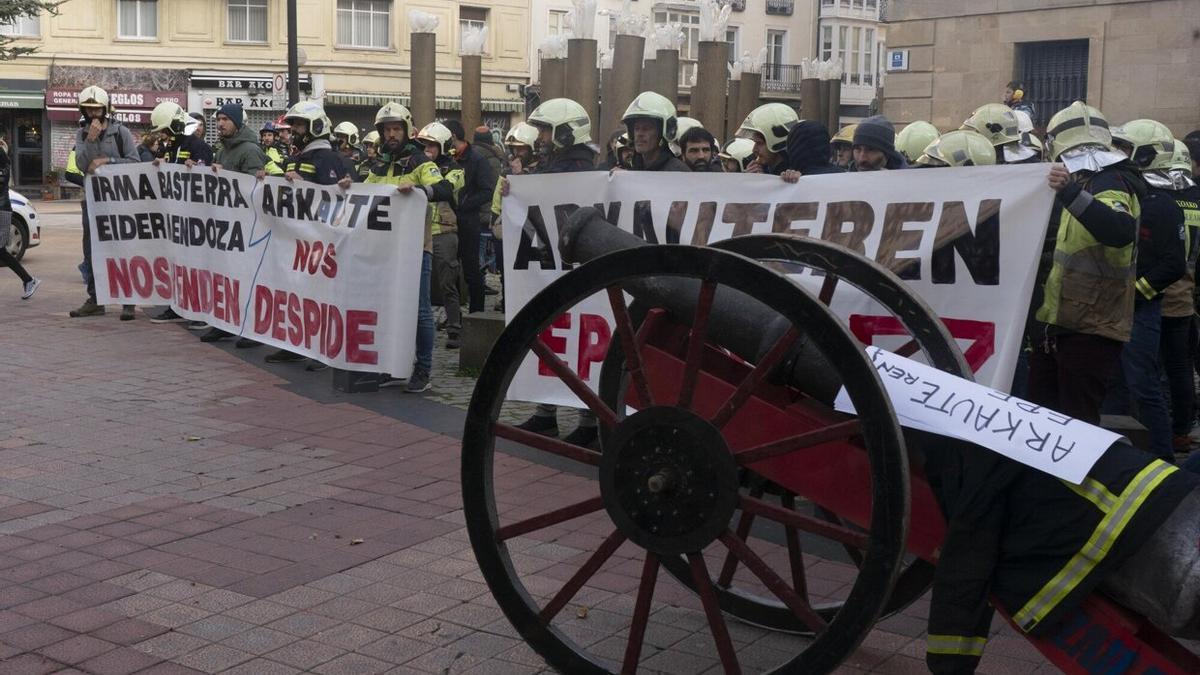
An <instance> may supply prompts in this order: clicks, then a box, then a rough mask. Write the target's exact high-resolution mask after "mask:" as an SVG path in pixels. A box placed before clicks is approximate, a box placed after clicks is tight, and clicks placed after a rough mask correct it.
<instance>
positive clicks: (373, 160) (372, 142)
mask: <svg viewBox="0 0 1200 675" xmlns="http://www.w3.org/2000/svg"><path fill="white" fill-rule="evenodd" d="M362 149H363V158H362V161H361V162H359V163H358V167H357V168H355V171H356V172H357V173H358V182H360V183H361V182H363V181H365V180H366V179H367V176H369V175H371V169H373V168H375V166H376V165H378V164H379V132H378V131H375V130H371V131H370V132H368V133H367V135H366V136H363V140H362Z"/></svg>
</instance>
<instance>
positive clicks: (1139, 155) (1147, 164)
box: [1112, 119, 1175, 171]
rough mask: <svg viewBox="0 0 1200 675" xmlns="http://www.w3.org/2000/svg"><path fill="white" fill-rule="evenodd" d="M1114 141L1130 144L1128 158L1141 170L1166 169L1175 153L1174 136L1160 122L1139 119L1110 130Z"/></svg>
mask: <svg viewBox="0 0 1200 675" xmlns="http://www.w3.org/2000/svg"><path fill="white" fill-rule="evenodd" d="M1112 135H1113V140H1114V142H1118V141H1119V142H1124V143H1127V144H1128V145H1129V146H1130V152H1129V159H1130V160H1132V161H1133V163H1134V164H1135V165H1137V167H1138V168H1139V169H1142V170H1143V171H1155V170H1159V169H1166V168H1168V167H1169V165H1170V164H1171V156H1172V155H1173V154H1174V153H1175V136H1174V134H1172V133H1171V130H1170V129H1168V128H1167V126H1166V125H1165V124H1163V123H1161V122H1156V121H1154V120H1148V119H1140V120H1133V121H1131V122H1126V123H1125V124H1122V125H1121V126H1120V127H1119V128H1118V129H1114V130H1113V131H1112Z"/></svg>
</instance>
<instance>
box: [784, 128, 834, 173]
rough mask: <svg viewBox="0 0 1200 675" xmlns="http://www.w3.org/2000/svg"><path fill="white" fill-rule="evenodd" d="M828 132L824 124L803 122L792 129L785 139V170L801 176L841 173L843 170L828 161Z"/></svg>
mask: <svg viewBox="0 0 1200 675" xmlns="http://www.w3.org/2000/svg"><path fill="white" fill-rule="evenodd" d="M831 154H832V153H831V150H830V148H829V130H828V129H826V128H825V125H824V124H821V123H820V122H814V121H812V120H804V121H802V122H800V123H799V124H797V125H796V126H794V127H792V130H791V131H789V132H788V137H787V168H789V169H792V170H795V171H799V172H800V173H801V175H804V176H812V175H817V174H823V173H843V172H844V171H845V169H842V168H841V167H840V166H837V165H835V164H833V163H832V162H830V161H829V158H830V156H831Z"/></svg>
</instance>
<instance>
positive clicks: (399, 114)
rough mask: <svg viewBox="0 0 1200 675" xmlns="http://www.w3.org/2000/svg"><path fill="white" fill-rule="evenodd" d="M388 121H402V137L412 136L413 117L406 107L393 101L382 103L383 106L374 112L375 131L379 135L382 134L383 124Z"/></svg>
mask: <svg viewBox="0 0 1200 675" xmlns="http://www.w3.org/2000/svg"><path fill="white" fill-rule="evenodd" d="M388 122H401V123H403V124H404V137H405V138H410V137H411V136H412V132H413V118H412V113H411V112H409V111H408V108H405V107H404V106H402V105H400V104H399V103H396V102H395V101H388V102H387V103H384V104H383V107H382V108H380V109H379V112H377V113H375V131H378V132H379V135H380V136H382V135H383V125H384V124H386V123H388Z"/></svg>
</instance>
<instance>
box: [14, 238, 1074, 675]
mask: <svg viewBox="0 0 1200 675" xmlns="http://www.w3.org/2000/svg"><path fill="white" fill-rule="evenodd" d="M63 220H64V222H69V218H67V217H66V216H64V218H63ZM44 237H45V243H44V244H43V245H42V247H41V248H39V249H36V250H34V251H31V252H30V254H29V256H28V257H27V259H26V262H27V264H28V266H29V268H30V270H31V271H32V272H33V273H34V274H35V275H38V276H41V277H43V278H44V279H46V283H45V285H44V286H43V287H42V289H41V290H39V291H38V294H37V296H36V297H35V298H34V299H33V300H31V301H28V302H22V301H21V300H19V293H18V290H19V287H18V285H17V284H16V282H15V279H14V278H12V277H9V276H7V273H5V272H3V271H0V316H3V317H4V318H3V326H4V330H3V331H0V349H2V350H3V353H4V354H5V356H4V359H3V361H2V365H0V379H2V380H3V382H4V383H5V402H6V405H5V414H4V415H3V416H2V417H0V672H2V673H6V674H9V673H14V674H24V673H48V672H88V673H133V672H140V673H192V672H208V673H216V672H228V673H244V674H248V675H270V674H273V673H295V672H316V673H323V674H327V675H332V674H335V673H385V672H386V673H537V672H543V671H545V670H546V667H545V665H544V663H543V662H542V660H541V659H540V658H539V657H538V656H537V655H536V654H535V653H534V652H533V651H532V650H531V649H530V648H529V647H528V646H527V645H526V644H525V643H524V642H523V641H522V640H521V639H520V638H518V637H517V634H516V632H515V631H514V630H513V628H512V627H511V626H510V625H509V623H508V621H507V620H506V619H505V618H504V617H503V616H502V614H501V612H500V610H499V609H498V608H497V606H496V604H495V601H494V600H493V597H492V595H491V593H490V592H489V590H488V588H487V586H486V585H485V584H484V583H483V578H482V576H481V573H480V571H479V569H478V566H477V564H476V562H475V557H474V554H473V552H472V549H471V547H470V545H469V542H468V539H467V534H466V530H465V528H464V526H463V522H464V521H463V511H462V495H461V490H460V487H459V472H460V456H459V455H460V443H459V441H458V440H457V438H456V437H455V434H456V432H454V431H453V427H454V426H456V425H461V413H460V412H458V411H457V410H454V409H451V408H447V407H445V406H443V405H441V404H439V403H437V402H436V401H445V402H446V403H449V404H451V405H454V406H461V405H462V404H463V402H464V400H465V399H464V398H463V397H464V396H465V395H466V394H468V392H469V390H470V388H471V386H472V383H471V381H470V378H466V377H457V376H455V375H452V374H449V369H447V368H444V367H443V368H441V369H440V372H439V374H438V376H437V383H436V384H437V386H436V388H435V390H434V393H433V394H432V395H431V396H428V397H414V396H408V395H404V394H401V393H399V392H397V391H396V390H384V391H381V392H380V393H378V394H368V395H358V396H339V395H336V394H334V393H332V392H330V390H329V389H328V387H327V386H325V385H322V386H320V387H309V388H308V389H307V390H306V389H305V387H304V386H301V385H298V384H297V383H296V380H297V379H302V378H303V377H305V376H304V375H302V374H301V375H297V374H296V371H297V369H295V368H294V367H292V370H288V366H281V367H277V366H267V365H265V364H262V363H261V362H260V361H258V360H257V358H254V357H244V355H240V354H238V353H235V351H234V350H232V349H230V348H228V347H227V346H223V347H219V346H213V345H206V344H202V343H200V342H199V341H198V340H196V339H195V336H194V335H193V334H191V333H188V332H187V331H185V330H183V329H182V328H181V327H179V326H177V325H152V324H150V323H149V322H148V321H147V320H146V319H145V317H144V316H143V315H141V314H139V316H138V319H137V320H136V321H133V322H119V321H118V320H117V317H116V312H113V313H111V314H109V315H107V316H103V317H96V318H91V319H77V320H72V319H69V318H67V316H66V312H67V310H68V309H70V308H71V307H74V306H75V305H77V304H78V302H79V301H81V300H82V296H83V289H82V284H81V283H80V282H79V278H78V275H77V274H76V272H75V269H74V265H75V263H76V262H77V261H78V257H79V254H78V251H79V249H78V230H77V229H76V230H73V231H72V230H70V229H66V228H65V227H64V229H62V230H55V229H48V230H46V231H45V233H44ZM259 351H261V350H259ZM241 357H244V358H241ZM452 358H456V357H454V356H453V355H448V354H445V353H441V351H440V350H439V354H438V359H439V364H441V365H445V364H446V362H447V360H448V359H452ZM327 376H328V374H327V373H325V374H321V375H311V376H310V377H311V378H314V379H315V378H326V379H327ZM306 392H307V393H306ZM312 392H316V393H312ZM426 418H428V420H429V421H428V422H426V421H425V419H426ZM405 419H408V421H404V420H405ZM435 419H450V420H451V421H452V422H453V423H452V424H449V425H443V426H445V427H446V428H445V429H443V430H442V432H439V431H437V430H432V428H431V427H434V426H436V425H435V424H434V420H435ZM418 421H419V422H421V423H420V424H418V423H415V422H418ZM459 428H461V427H460V426H459ZM495 474H496V475H495V483H496V489H497V500H498V502H500V504H499V508H500V509H501V511H502V513H501V514H500V518H501V522H513V521H514V519H519V518H523V517H527V516H528V515H530V514H532V513H537V512H544V511H549V510H551V509H554V508H558V507H561V506H564V505H566V504H570V503H574V502H576V501H578V500H579V499H581V498H586V497H587V496H588V495H589V494H594V491H595V487H594V483H593V482H592V481H590V480H589V479H587V478H585V477H583V476H580V475H576V474H574V473H567V472H563V471H560V470H557V469H555V468H551V467H549V466H545V465H541V464H534V463H531V462H529V461H526V460H524V459H520V458H517V457H512V456H507V455H498V456H497V460H496V468H495ZM588 490H591V491H592V492H591V493H589V492H587V491H588ZM601 516H603V512H601V513H600V514H596V515H594V516H593V517H591V518H583V519H578V520H575V521H570V522H568V523H564V524H561V525H558V526H555V527H552V528H548V529H546V530H542V531H537V532H533V533H528V534H527V535H523V536H519V537H515V538H513V539H511V540H509V542H508V550H509V551H510V553H511V559H512V564H513V567H514V569H515V570H516V573H517V574H519V575H520V578H521V581H522V583H523V584H524V586H525V588H526V590H527V591H528V593H529V594H530V596H531V597H533V598H534V599H536V600H538V601H540V602H543V603H544V602H545V601H546V600H547V599H548V598H549V597H550V596H552V595H554V594H555V593H556V592H557V591H558V589H560V588H562V587H563V585H564V583H565V582H566V580H567V579H568V578H570V577H571V576H572V575H573V574H574V573H575V571H576V570H578V569H579V568H580V566H581V565H583V564H584V562H585V561H586V560H587V559H588V558H589V557H590V556H591V555H592V552H593V551H595V550H596V549H597V547H598V546H599V545H600V543H601V542H602V541H603V540H604V539H605V537H606V536H607V534H608V533H609V532H610V531H611V528H612V526H611V523H608V524H605V522H604V521H605V520H606V519H605V518H602V517H601ZM764 555H767V556H768V557H770V556H771V555H773V553H772V552H764ZM809 562H810V563H812V566H811V568H810V576H809V584H810V591H811V592H812V593H813V594H814V595H816V596H819V597H827V598H836V597H838V596H839V594H840V593H844V592H845V590H846V588H847V587H848V581H849V580H850V579H851V578H852V576H853V575H852V571H851V568H850V567H849V566H847V565H844V564H840V563H836V562H830V561H824V560H821V559H819V558H812V557H810V558H809ZM641 564H642V563H641V556H640V555H639V554H638V552H637V551H635V550H634V549H633V548H632V547H631V546H630V545H628V544H627V545H624V546H621V547H619V548H617V549H616V551H615V554H614V556H613V558H612V559H611V560H610V561H609V562H608V563H607V564H606V565H605V566H604V567H603V568H602V570H601V571H600V573H599V574H597V575H596V576H594V577H592V579H591V580H589V581H588V583H587V584H586V585H585V586H584V587H583V588H582V589H581V590H580V592H579V593H578V594H576V595H575V596H574V597H573V598H572V599H571V600H570V602H569V603H568V604H567V605H566V607H564V609H563V610H562V612H560V613H559V615H558V616H557V617H556V619H555V626H556V627H558V628H559V629H560V630H561V631H562V633H563V634H565V635H569V636H570V637H571V638H572V639H573V640H575V641H576V642H577V643H579V644H582V645H586V646H587V647H588V649H589V650H591V651H592V652H593V653H594V654H596V656H597V658H600V659H616V660H619V659H620V657H621V654H622V653H623V650H624V645H625V635H626V633H627V626H628V622H629V619H628V617H629V615H630V613H631V611H632V608H633V597H632V596H631V594H630V591H631V589H634V588H636V585H637V580H638V578H639V575H640V573H641ZM717 564H719V559H717V558H710V561H709V565H710V567H711V566H713V565H717ZM739 574H742V573H741V572H739ZM737 578H741V577H737ZM751 586H752V584H749V582H747V587H748V588H749V587H751ZM927 607H928V605H927V602H926V601H925V600H919V601H917V602H916V603H914V605H913V606H911V607H910V608H908V609H907V610H905V611H904V612H902V613H900V614H898V615H896V616H893V617H891V618H889V619H886V620H884V621H883V622H881V623H880V624H879V625H878V626H877V628H876V629H875V630H874V631H872V632H871V633H870V634H869V635H868V636H867V638H866V640H865V642H864V643H863V645H862V647H861V648H860V649H859V650H858V651H857V652H856V653H855V654H854V655H853V656H852V657H851V658H850V659H849V660H848V661H847V662H846V665H844V666H843V667H842V669H841V670H842V672H848V673H853V672H877V673H909V672H923V671H924V665H923V660H922V654H923V640H922V637H923V630H924V616H925V612H926V611H927ZM651 610H652V611H651V620H650V624H649V627H648V631H647V638H646V646H645V649H644V651H643V654H642V661H641V663H642V670H643V671H645V672H670V673H700V672H721V671H720V668H719V665H718V662H717V657H716V654H715V651H714V649H713V647H712V639H711V637H709V635H708V629H707V627H706V624H705V622H704V620H703V615H702V614H701V613H700V612H699V608H698V604H697V603H696V601H695V600H694V599H693V596H692V595H691V593H690V592H687V591H685V590H683V589H682V588H681V587H680V586H679V584H677V583H675V582H674V581H672V580H670V579H668V578H667V577H666V576H665V575H664V576H663V577H661V578H660V582H659V584H658V587H657V588H656V591H655V597H654V603H653V605H652V608H651ZM729 630H730V633H731V635H732V639H733V642H734V644H735V646H736V647H737V648H738V650H739V655H740V656H741V658H742V659H743V666H744V667H745V668H746V669H747V670H755V671H757V670H758V669H760V668H762V667H764V666H766V665H767V664H769V663H772V662H777V661H778V660H779V659H782V658H785V657H786V656H787V655H788V654H790V653H794V652H795V651H797V650H799V649H801V648H803V646H804V645H805V644H806V642H805V641H804V640H803V639H802V638H798V637H794V636H790V635H786V634H780V633H770V632H766V631H763V630H761V629H758V628H755V627H752V626H748V625H744V624H741V623H737V622H733V621H731V622H730V623H729ZM994 632H995V635H994V637H993V639H992V642H991V644H989V647H988V652H987V655H986V656H985V658H984V661H983V665H982V667H981V672H986V673H1022V674H1024V673H1029V672H1037V671H1044V672H1050V671H1052V670H1053V669H1052V668H1051V667H1050V666H1048V665H1047V664H1045V663H1044V662H1043V660H1042V659H1041V657H1040V656H1039V655H1038V654H1037V653H1036V652H1035V651H1034V650H1033V649H1032V648H1031V647H1029V646H1028V645H1027V644H1026V643H1025V642H1024V641H1023V640H1021V639H1019V638H1017V637H1016V636H1015V635H1014V634H1013V633H1012V631H1011V630H1010V629H1008V628H1007V626H1004V625H1002V624H1000V623H997V624H996V627H995V631H994Z"/></svg>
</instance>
